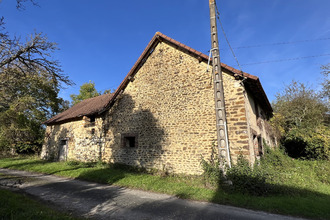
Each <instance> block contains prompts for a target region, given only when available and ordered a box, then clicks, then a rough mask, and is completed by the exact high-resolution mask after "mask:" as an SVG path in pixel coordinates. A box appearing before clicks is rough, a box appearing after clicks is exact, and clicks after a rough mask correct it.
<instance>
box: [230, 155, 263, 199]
mask: <svg viewBox="0 0 330 220" xmlns="http://www.w3.org/2000/svg"><path fill="white" fill-rule="evenodd" d="M266 176H267V175H266V173H265V172H264V170H263V169H262V167H261V166H260V165H258V164H257V163H255V166H254V167H251V166H250V165H249V162H248V161H247V160H246V159H245V158H244V157H243V155H239V157H238V160H237V163H236V164H235V165H233V166H232V168H230V169H228V171H227V178H228V179H229V180H231V181H232V183H233V184H232V189H234V190H235V191H239V192H242V193H248V194H251V195H266V194H268V192H269V185H268V184H267V183H266Z"/></svg>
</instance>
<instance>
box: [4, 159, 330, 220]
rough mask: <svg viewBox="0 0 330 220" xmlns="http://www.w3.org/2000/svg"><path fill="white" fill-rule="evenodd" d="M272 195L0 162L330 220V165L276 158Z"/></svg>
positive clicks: (268, 166) (199, 181) (83, 168)
mask: <svg viewBox="0 0 330 220" xmlns="http://www.w3.org/2000/svg"><path fill="white" fill-rule="evenodd" d="M262 163H264V165H263V169H264V170H265V172H266V173H267V184H269V186H271V187H272V189H274V190H273V191H272V193H270V194H267V195H263V196H255V195H250V194H243V193H240V192H237V191H233V190H228V189H227V187H223V186H222V185H219V186H218V187H214V188H211V187H206V186H205V184H204V181H203V178H202V177H200V176H182V175H175V176H162V175H151V174H148V173H146V172H138V171H136V170H134V169H130V168H127V167H125V166H124V167H123V166H114V165H105V164H101V163H95V164H91V163H79V162H47V161H42V160H39V159H36V158H4V159H0V167H2V168H9V169H17V170H27V171H34V172H40V173H47V174H54V175H58V176H65V177H70V178H79V179H84V180H89V181H95V182H99V183H107V184H113V185H118V186H124V187H129V188H136V189H142V190H148V191H153V192H160V193H166V194H171V195H176V196H178V197H180V198H186V199H192V200H200V201H209V202H214V203H219V204H227V205H234V206H238V207H244V208H250V209H254V210H262V211H268V212H272V213H279V214H286V215H293V216H301V217H307V218H315V219H330V212H329V210H330V179H329V178H330V177H329V174H330V162H329V161H301V160H292V159H291V158H288V157H286V156H284V155H280V154H279V155H276V154H273V155H271V156H270V157H266V159H265V160H264V162H262Z"/></svg>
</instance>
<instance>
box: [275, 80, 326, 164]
mask: <svg viewBox="0 0 330 220" xmlns="http://www.w3.org/2000/svg"><path fill="white" fill-rule="evenodd" d="M273 108H274V112H275V114H274V118H273V119H272V122H273V125H274V127H275V128H276V129H277V130H278V131H280V133H281V136H282V138H281V141H282V144H283V146H284V147H285V149H286V151H287V153H288V154H289V156H292V157H296V158H298V157H305V158H310V159H327V158H329V127H327V126H326V125H325V120H326V113H327V112H328V110H329V109H328V108H327V106H326V104H325V103H324V101H323V99H322V98H321V96H320V95H319V94H318V93H317V92H315V91H314V90H313V89H311V88H309V87H307V86H306V85H304V84H303V83H299V82H296V81H293V82H292V83H291V84H290V85H288V86H286V87H285V88H284V91H283V92H282V93H278V94H277V95H276V100H275V101H274V102H273Z"/></svg>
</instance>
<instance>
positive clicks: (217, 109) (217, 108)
mask: <svg viewBox="0 0 330 220" xmlns="http://www.w3.org/2000/svg"><path fill="white" fill-rule="evenodd" d="M215 109H216V110H218V109H225V108H224V107H220V108H215Z"/></svg>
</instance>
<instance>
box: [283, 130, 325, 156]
mask: <svg viewBox="0 0 330 220" xmlns="http://www.w3.org/2000/svg"><path fill="white" fill-rule="evenodd" d="M329 142H330V131H329V128H328V127H325V126H320V127H319V128H317V129H316V130H311V129H308V130H306V129H297V128H295V129H292V130H290V131H289V132H288V133H287V134H286V135H285V137H284V138H283V140H282V144H283V146H284V148H285V149H286V152H287V153H288V155H289V156H290V157H293V158H303V159H312V160H328V159H330V153H329V152H330V150H329V149H330V144H329Z"/></svg>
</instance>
